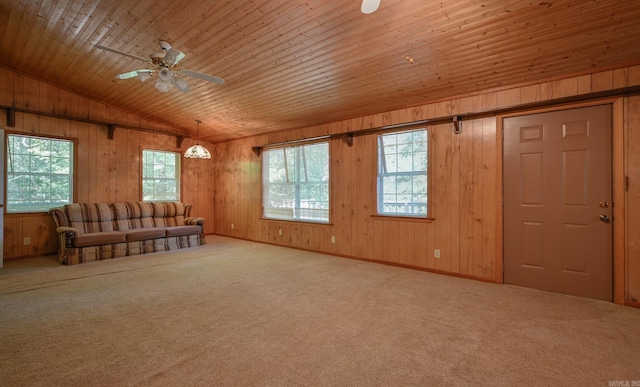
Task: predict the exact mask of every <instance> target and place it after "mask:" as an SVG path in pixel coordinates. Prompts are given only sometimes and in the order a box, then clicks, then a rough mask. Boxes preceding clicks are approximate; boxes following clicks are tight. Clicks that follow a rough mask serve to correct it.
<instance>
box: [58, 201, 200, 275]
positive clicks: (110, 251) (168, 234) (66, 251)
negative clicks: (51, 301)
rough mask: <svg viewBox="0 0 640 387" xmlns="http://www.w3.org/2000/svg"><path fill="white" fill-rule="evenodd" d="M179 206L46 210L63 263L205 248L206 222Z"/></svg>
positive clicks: (82, 205)
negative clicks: (53, 225) (201, 246)
mask: <svg viewBox="0 0 640 387" xmlns="http://www.w3.org/2000/svg"><path fill="white" fill-rule="evenodd" d="M190 213H191V204H189V203H181V202H123V203H110V204H107V203H72V204H67V205H65V206H63V207H56V208H52V209H50V210H49V214H51V216H53V219H54V220H55V222H56V226H57V228H56V231H57V233H58V241H59V246H58V259H59V260H60V262H62V263H64V264H66V265H73V264H76V263H84V262H93V261H99V260H102V259H110V258H118V257H126V256H131V255H138V254H145V253H152V252H156V251H168V250H177V249H181V248H185V247H192V246H200V245H203V244H205V238H204V219H203V218H198V217H191V216H190Z"/></svg>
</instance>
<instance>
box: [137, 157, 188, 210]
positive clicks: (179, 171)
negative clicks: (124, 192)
mask: <svg viewBox="0 0 640 387" xmlns="http://www.w3.org/2000/svg"><path fill="white" fill-rule="evenodd" d="M145 152H154V153H165V154H167V153H170V154H173V155H174V156H175V158H176V169H177V171H176V176H177V178H176V179H163V180H177V183H176V187H177V190H178V193H177V198H175V199H169V198H164V199H159V198H156V197H155V195H156V192H155V191H154V192H153V196H154V197H153V199H145V191H144V182H145V180H147V179H145V163H144V155H145ZM148 180H156V179H148ZM182 191H183V189H182V154H181V153H180V152H174V151H169V150H163V149H153V148H141V150H140V201H143V202H155V201H182Z"/></svg>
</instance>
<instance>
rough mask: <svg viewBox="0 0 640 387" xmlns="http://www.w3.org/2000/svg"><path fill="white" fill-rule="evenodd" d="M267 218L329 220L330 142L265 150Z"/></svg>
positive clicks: (264, 180)
mask: <svg viewBox="0 0 640 387" xmlns="http://www.w3.org/2000/svg"><path fill="white" fill-rule="evenodd" d="M262 187H263V194H262V206H263V211H264V212H263V214H264V217H265V218H272V219H285V220H305V221H311V222H322V223H328V222H329V143H328V142H317V143H312V144H306V145H300V146H291V147H285V148H274V149H269V150H266V151H264V152H263V159H262Z"/></svg>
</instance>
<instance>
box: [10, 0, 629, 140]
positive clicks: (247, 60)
mask: <svg viewBox="0 0 640 387" xmlns="http://www.w3.org/2000/svg"><path fill="white" fill-rule="evenodd" d="M360 4H361V1H360V0H305V1H301V0H268V1H258V0H253V1H245V0H243V1H240V0H226V1H222V0H221V1H207V0H193V1H157V0H112V1H101V0H43V1H35V0H0V65H2V66H4V67H8V68H10V69H13V70H15V71H18V72H20V73H23V74H25V75H29V76H33V77H35V78H38V79H41V80H44V81H47V82H50V83H53V84H56V85H58V86H61V87H63V88H65V89H68V90H70V91H73V92H75V93H78V94H80V95H84V96H88V97H91V98H93V99H95V100H98V101H102V102H104V103H107V104H109V105H113V106H116V107H120V108H123V109H125V110H127V111H130V112H134V113H137V114H141V115H143V116H146V117H150V118H151V117H153V119H157V120H158V121H160V122H164V123H168V124H170V125H171V126H172V127H174V128H176V131H177V132H180V133H189V134H190V135H191V136H195V130H196V127H195V122H194V121H195V120H196V119H200V120H202V121H203V123H202V124H201V126H200V138H201V139H203V140H206V141H211V142H217V141H223V140H227V139H233V138H238V137H245V136H249V135H254V134H261V133H266V132H270V131H275V130H283V129H293V128H303V127H307V126H311V125H316V124H322V123H327V122H333V121H339V120H343V119H348V118H353V117H358V116H363V115H368V114H372V113H379V112H385V111H390V110H394V109H398V108H402V107H408V106H413V105H419V104H422V103H425V102H427V101H433V100H438V99H442V98H447V97H451V96H456V95H463V94H468V93H473V92H477V91H480V90H487V89H493V88H497V87H501V86H505V85H513V84H519V83H523V82H529V81H535V80H541V79H549V78H552V77H557V76H561V75H567V74H578V73H585V72H589V71H594V70H600V69H609V68H616V67H621V66H626V65H632V64H639V63H640V23H639V22H638V21H639V20H640V3H638V1H637V0H549V1H541V0H537V1H531V0H440V1H433V0H381V5H380V8H379V9H378V10H377V11H376V12H374V13H372V14H369V15H365V14H363V13H361V12H360ZM161 40H163V41H166V42H169V43H170V44H171V45H172V46H173V47H174V48H176V49H178V50H180V51H182V52H184V54H185V55H186V57H185V58H184V59H182V61H181V62H180V63H179V64H180V65H181V66H183V67H184V68H187V69H189V70H193V71H197V72H200V73H205V74H210V75H215V76H218V77H221V78H223V79H224V80H225V81H226V82H225V83H224V84H223V85H218V84H214V83H209V82H206V81H204V80H201V79H198V78H185V79H186V80H187V82H188V84H189V88H190V89H191V91H190V92H188V93H182V92H180V91H178V90H176V89H173V90H170V91H168V92H166V93H161V92H159V91H158V90H156V88H155V87H154V84H153V81H147V82H144V83H141V82H140V81H139V80H138V79H137V78H132V79H126V80H122V79H118V78H116V75H117V74H120V73H124V72H128V71H132V70H136V69H140V68H145V63H143V62H141V61H139V60H136V59H134V58H131V57H128V56H124V55H121V54H118V53H115V52H111V51H107V50H103V49H99V48H97V47H96V45H101V46H105V47H108V48H112V49H114V50H118V51H121V52H125V53H129V54H131V55H134V56H138V57H143V58H149V57H150V55H152V54H153V53H157V52H159V51H161V49H160V46H159V42H160V41H161ZM407 55H409V57H410V59H412V61H413V63H411V61H410V60H408V59H407Z"/></svg>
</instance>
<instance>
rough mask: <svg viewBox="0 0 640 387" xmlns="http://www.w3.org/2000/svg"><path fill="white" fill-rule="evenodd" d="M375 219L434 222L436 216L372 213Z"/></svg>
mask: <svg viewBox="0 0 640 387" xmlns="http://www.w3.org/2000/svg"><path fill="white" fill-rule="evenodd" d="M371 218H373V219H374V220H392V221H394V222H418V223H433V221H434V220H435V218H418V217H415V216H393V215H371Z"/></svg>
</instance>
